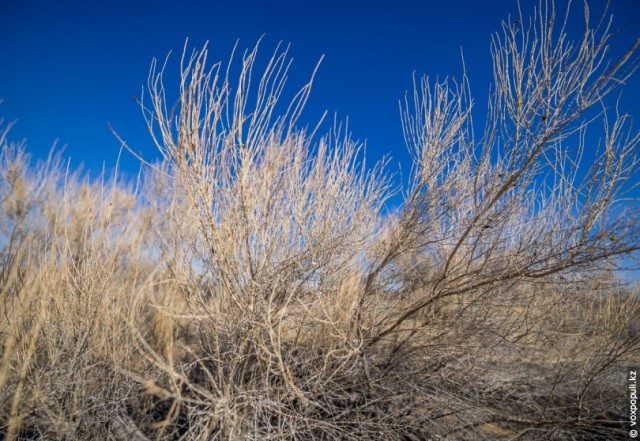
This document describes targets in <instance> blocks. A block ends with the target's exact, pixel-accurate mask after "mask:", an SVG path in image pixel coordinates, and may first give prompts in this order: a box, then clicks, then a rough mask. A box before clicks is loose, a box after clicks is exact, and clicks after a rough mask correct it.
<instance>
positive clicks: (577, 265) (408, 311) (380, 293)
mask: <svg viewBox="0 0 640 441" xmlns="http://www.w3.org/2000/svg"><path fill="white" fill-rule="evenodd" d="M570 12H573V11H570ZM559 16H560V17H561V18H560V19H559V18H558V16H557V15H556V11H555V6H554V5H553V4H547V3H546V2H543V3H542V4H541V5H540V9H539V10H537V11H536V12H535V13H534V14H533V15H532V18H531V19H527V18H526V17H524V16H522V17H519V19H518V20H517V24H516V23H515V22H513V21H506V22H504V24H503V28H502V31H501V32H500V33H499V34H496V35H495V36H494V38H493V40H492V54H493V68H494V85H493V87H492V89H491V90H492V94H491V99H490V102H489V107H488V112H487V113H486V115H485V116H486V121H485V124H483V127H484V128H485V129H484V131H482V132H481V133H480V135H479V136H476V135H475V134H474V133H475V132H474V131H473V130H472V120H471V116H472V102H473V101H472V97H471V92H470V89H469V83H468V80H467V78H466V77H465V78H463V79H461V80H460V81H459V82H457V83H456V82H453V81H444V82H433V81H431V80H429V79H428V78H427V77H425V78H421V79H416V81H415V88H414V91H413V93H412V94H408V95H407V96H406V98H405V100H404V101H403V102H402V106H401V107H402V114H401V117H402V124H403V128H404V133H405V139H406V143H407V147H408V149H409V151H410V152H411V155H412V158H413V169H412V171H411V176H410V179H409V183H408V184H407V185H406V186H405V187H404V188H398V187H397V185H396V184H395V183H394V180H393V179H392V177H391V176H390V174H389V172H388V166H387V164H386V162H384V161H383V162H382V163H379V164H375V165H373V166H367V165H366V163H365V161H364V155H363V148H362V146H361V145H360V144H359V143H358V142H356V141H354V140H352V138H351V136H350V134H349V132H348V130H347V129H346V127H344V126H342V125H341V124H339V123H335V124H334V127H333V128H332V129H331V130H330V131H329V132H328V133H326V134H324V135H321V134H317V133H316V132H317V131H316V130H314V131H309V130H307V129H304V128H300V125H299V123H298V122H299V119H300V115H301V112H302V109H303V108H304V106H305V103H306V101H307V99H308V96H309V93H310V90H311V84H312V81H310V82H309V83H308V84H306V85H305V86H304V87H302V88H301V89H300V90H299V91H298V92H297V93H295V94H293V95H292V97H291V98H290V99H289V100H287V99H285V96H286V93H285V91H286V88H285V79H286V77H287V73H288V70H289V67H290V61H289V56H288V49H283V48H282V47H277V48H276V49H275V51H274V52H273V54H272V56H271V58H270V59H269V60H268V61H267V62H266V64H265V65H266V67H264V69H263V70H261V71H259V70H258V67H257V64H259V63H258V61H257V59H258V47H256V48H254V49H252V50H247V51H245V52H244V53H242V55H241V56H239V58H240V59H239V61H237V64H238V66H236V65H235V64H234V63H236V61H234V60H233V58H232V60H231V61H230V62H229V63H228V64H225V63H222V62H219V63H213V64H210V63H208V61H207V58H208V49H207V47H206V46H205V47H204V48H202V49H200V50H192V49H189V48H188V47H187V46H185V49H184V52H183V54H182V57H181V59H180V73H181V76H180V83H179V99H178V100H177V102H176V103H175V105H174V103H173V102H169V100H168V98H167V97H166V94H165V93H166V90H167V89H166V88H165V85H164V83H163V74H164V72H165V69H168V68H169V66H170V65H171V63H170V62H169V60H167V61H166V62H165V63H163V64H162V65H161V67H160V66H159V65H158V64H157V63H154V64H153V65H152V67H151V71H150V75H149V78H148V84H147V86H148V93H147V94H146V95H147V96H146V99H144V100H141V106H142V110H143V115H144V118H145V121H146V123H147V125H148V128H149V132H150V134H151V136H152V139H153V140H154V142H155V144H156V146H157V148H158V151H159V153H160V161H159V162H157V163H150V162H147V161H146V160H144V159H143V158H140V160H141V161H142V165H143V173H142V174H141V178H140V180H138V181H137V182H136V184H135V185H131V184H128V183H126V182H123V181H122V180H121V179H119V178H118V176H117V174H116V175H115V176H113V177H106V176H104V177H103V178H102V179H100V180H97V181H92V180H89V179H87V178H85V177H83V176H81V175H79V174H78V173H75V174H74V173H71V172H70V171H68V170H65V167H64V166H63V165H62V163H61V160H60V159H59V157H58V156H56V155H55V154H52V155H51V156H50V158H49V159H48V160H46V161H43V162H41V163H39V164H36V165H35V166H31V165H30V160H29V157H28V154H27V153H26V150H25V148H24V146H23V145H16V144H14V143H12V142H11V141H10V139H9V137H8V133H9V132H8V129H7V130H5V131H3V132H2V133H3V134H2V136H1V137H0V143H1V144H2V150H1V152H2V153H1V155H2V156H1V157H0V174H1V176H2V178H1V181H0V200H1V202H0V219H1V222H0V228H1V230H0V234H1V235H2V236H1V239H2V242H1V243H2V247H3V248H2V254H1V260H0V265H1V267H0V269H1V272H0V276H1V278H0V282H1V284H0V289H1V290H0V297H1V298H0V300H1V301H0V309H1V310H2V311H1V312H2V314H0V317H2V318H1V319H0V337H1V338H2V346H1V348H2V353H1V358H0V363H1V365H0V430H2V433H3V434H5V436H6V437H7V438H9V439H15V438H20V437H22V438H37V439H126V438H133V439H136V440H147V439H184V440H187V439H189V440H191V439H194V440H195V439H202V440H204V439H260V440H267V439H278V440H280V439H336V440H338V439H340V440H345V439H353V440H355V439H388V440H395V439H397V440H406V439H431V438H437V437H440V438H443V439H497V438H504V439H515V438H518V439H539V438H542V437H545V438H549V437H551V438H554V439H612V438H620V437H623V436H626V429H625V424H626V422H625V417H624V415H625V410H624V405H625V403H624V400H623V399H621V397H622V396H623V394H624V385H621V384H619V383H620V381H621V378H622V376H621V372H622V370H623V368H624V367H625V366H626V365H627V364H629V363H633V362H634V361H637V360H638V354H639V352H638V350H639V349H640V335H639V333H638V331H637V329H638V328H637V326H638V317H639V316H640V309H639V304H638V301H639V300H638V296H639V294H640V293H638V289H637V288H634V287H630V286H625V285H624V284H622V283H621V282H620V281H619V280H618V279H617V278H616V272H615V270H616V268H617V265H619V264H620V263H621V262H622V260H621V259H623V258H624V259H629V258H630V257H632V256H633V253H634V252H635V251H636V250H637V249H638V246H639V235H638V233H639V228H640V227H639V226H640V219H639V218H638V212H637V211H634V210H633V207H632V204H629V203H628V200H629V197H632V196H633V192H632V189H633V187H634V185H636V184H637V183H638V176H640V174H639V171H640V170H638V168H639V167H638V164H639V163H638V155H637V153H638V141H639V136H638V134H637V133H635V132H632V131H631V128H630V122H629V120H628V118H627V117H626V116H624V115H619V114H618V113H617V112H615V117H613V116H612V115H611V113H612V112H611V111H609V110H608V109H607V108H606V103H607V102H608V101H607V99H608V98H607V97H608V96H609V95H610V94H611V93H612V92H614V91H617V90H619V89H620V88H621V87H623V85H624V83H625V81H631V74H632V73H633V71H634V70H635V69H636V68H637V60H638V58H637V55H638V46H639V45H640V43H639V42H635V43H633V45H632V46H631V48H630V49H629V51H628V52H626V53H625V54H624V55H623V56H622V57H621V58H620V59H616V60H611V61H610V62H608V61H607V49H606V48H607V45H608V44H609V42H610V38H611V35H610V30H609V23H610V22H608V21H607V20H606V19H605V20H603V21H600V22H599V23H600V24H599V25H597V26H596V27H595V28H591V27H590V25H589V23H590V20H589V19H588V18H589V13H588V8H586V6H585V17H586V18H587V20H585V22H586V28H585V29H584V33H583V34H582V35H581V38H579V39H578V40H576V41H571V40H570V39H569V37H568V36H567V35H566V34H565V33H564V27H563V20H564V19H565V18H564V17H565V15H564V14H560V15H559ZM230 65H231V66H232V67H234V66H236V67H237V68H238V69H235V68H230V67H229V66H230ZM235 70H239V74H238V76H237V78H230V72H232V71H235ZM314 75H315V73H314ZM312 79H313V76H312ZM602 104H605V107H604V108H603V110H602V112H601V113H598V116H599V118H600V119H598V118H594V117H593V112H592V110H593V109H596V110H597V109H598V107H599V106H601V105H602ZM169 109H171V110H169ZM596 113H597V112H596ZM607 115H608V116H607ZM596 122H600V123H602V124H604V138H603V141H602V142H601V143H600V144H599V145H598V144H595V145H594V144H591V140H590V139H589V138H587V137H585V136H584V133H585V130H586V129H587V128H588V127H590V126H591V125H593V124H595V123H596ZM125 145H126V144H125ZM587 149H590V150H591V151H595V155H594V156H593V157H592V155H586V154H584V153H585V151H586V150H587ZM497 158H499V160H498V159H497ZM586 158H589V160H587V159H586ZM397 192H401V193H402V196H403V204H402V206H401V207H400V208H398V209H397V210H396V211H394V212H391V213H389V211H388V210H386V209H384V205H385V202H386V201H387V200H388V199H389V198H390V197H391V196H392V195H394V194H395V193H397ZM625 201H626V202H625Z"/></svg>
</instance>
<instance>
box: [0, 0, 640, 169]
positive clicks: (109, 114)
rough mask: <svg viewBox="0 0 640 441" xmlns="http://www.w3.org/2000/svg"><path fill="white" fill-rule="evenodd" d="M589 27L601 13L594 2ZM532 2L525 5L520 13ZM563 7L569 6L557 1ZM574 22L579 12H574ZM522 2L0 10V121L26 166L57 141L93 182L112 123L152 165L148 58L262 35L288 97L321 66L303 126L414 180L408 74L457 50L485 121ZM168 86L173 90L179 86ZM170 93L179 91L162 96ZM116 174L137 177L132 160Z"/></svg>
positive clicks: (623, 43) (632, 91)
mask: <svg viewBox="0 0 640 441" xmlns="http://www.w3.org/2000/svg"><path fill="white" fill-rule="evenodd" d="M590 3H591V4H592V10H593V15H594V16H595V17H597V16H598V15H599V12H600V11H601V10H602V6H603V5H604V3H605V2H604V1H601V0H594V1H591V2H590ZM535 4H537V0H522V1H521V5H522V8H523V10H524V11H525V13H528V11H533V6H534V5H535ZM558 4H559V5H562V7H563V8H564V6H563V5H564V4H565V2H564V1H562V0H559V1H558ZM573 8H574V13H575V17H576V18H577V20H576V21H575V23H578V24H579V23H580V18H581V8H582V3H581V2H580V1H575V2H574V6H573ZM610 10H611V12H612V13H613V14H614V16H615V23H616V25H615V26H614V28H621V27H622V28H623V29H622V31H621V32H620V33H619V35H618V36H617V37H616V40H614V41H615V42H617V43H619V46H616V47H617V48H618V50H619V51H622V50H624V49H626V48H628V46H629V45H630V44H631V43H632V41H633V40H634V39H635V38H636V37H637V36H638V35H639V34H640V31H638V30H639V29H640V1H639V0H612V4H611V9H610ZM508 14H517V3H516V0H484V1H478V0H475V1H469V0H467V1H464V0H444V1H437V2H434V1H428V0H427V1H424V0H423V1H417V0H416V1H413V2H409V1H406V0H397V1H393V2H346V1H343V2H338V1H334V0H327V1H321V2H320V1H296V2H293V1H290V2H268V1H264V2H259V1H254V0H248V1H247V0H245V1H231V0H226V1H209V2H205V1H194V0H183V1H181V2H177V1H176V2H168V1H163V0H160V1H154V2H121V1H113V2H89V1H81V2H80V1H78V2H67V1H56V2H53V1H46V2H45V1H8V0H2V1H1V2H0V60H1V66H2V67H1V68H0V99H3V100H4V102H3V104H1V105H0V116H2V117H4V118H5V119H6V120H14V119H17V120H18V124H17V125H16V127H15V129H14V130H13V132H12V137H13V139H16V138H23V137H26V138H27V140H28V145H29V150H30V151H31V152H32V153H33V155H34V157H36V158H38V157H43V156H45V155H46V153H47V151H48V150H49V148H50V147H51V145H52V143H53V141H54V139H59V140H60V143H61V144H66V145H67V148H66V155H68V156H70V157H71V158H72V164H73V165H74V166H77V165H78V164H79V163H80V162H83V163H85V165H86V167H87V168H89V169H91V170H93V171H99V170H100V169H101V168H102V164H103V161H104V162H106V164H107V167H108V168H110V167H111V166H112V165H113V164H114V163H115V159H116V157H117V152H118V149H119V143H118V141H117V140H116V139H115V138H114V137H113V135H112V134H111V133H110V132H109V129H108V128H107V124H108V123H109V122H110V123H111V124H112V125H113V127H114V128H115V129H116V130H117V131H118V132H119V133H120V134H121V135H122V136H123V137H124V138H125V140H126V141H127V142H128V143H129V145H131V147H132V148H133V149H135V150H137V151H141V152H143V154H144V156H145V157H147V158H152V157H153V156H154V155H155V151H154V148H153V146H152V144H151V140H150V138H149V136H148V134H147V132H146V127H145V124H144V121H143V119H142V115H141V113H140V109H139V107H138V105H137V104H136V103H135V102H134V100H133V99H132V96H140V91H141V86H142V85H143V84H144V82H145V81H146V78H147V73H148V69H149V65H150V62H151V60H152V58H153V57H159V58H163V57H164V56H165V55H166V54H167V52H168V51H169V50H173V51H174V58H173V61H174V63H173V64H170V69H173V71H174V72H175V71H176V70H177V67H178V65H177V63H178V57H177V55H179V53H180V51H181V50H182V47H183V45H184V41H185V39H186V38H187V37H189V38H190V41H191V42H192V44H193V45H194V46H196V47H199V46H201V45H202V44H203V43H204V42H205V41H207V40H209V41H210V49H211V54H210V59H211V60H219V59H226V58H227V57H228V55H229V53H230V50H231V48H232V46H233V44H234V43H235V41H236V40H237V39H239V40H240V47H241V48H245V47H252V46H253V45H254V44H255V42H256V41H257V40H258V38H259V37H260V36H261V35H263V34H264V35H265V39H264V41H263V45H262V47H263V49H264V50H265V52H264V53H265V54H266V53H268V52H269V51H270V50H272V49H273V48H274V47H275V45H276V43H277V42H279V41H284V42H290V43H291V51H290V54H291V55H292V56H293V58H294V63H293V66H292V75H291V81H290V86H291V87H292V90H293V89H295V88H297V87H299V86H300V85H302V84H303V82H304V81H305V80H306V79H308V77H309V75H310V73H311V72H312V70H313V67H314V66H315V64H316V63H317V61H318V59H319V58H320V57H321V55H323V54H324V55H325V59H324V61H323V63H322V65H321V68H320V70H319V72H318V75H317V78H316V82H315V86H314V89H313V92H312V95H311V100H310V104H309V107H308V111H307V112H306V114H305V116H304V117H303V119H304V120H306V121H309V123H310V124H311V123H313V122H315V121H316V119H317V118H318V116H319V115H320V114H321V113H322V112H323V111H324V110H328V111H329V112H337V113H338V116H339V118H345V117H347V116H348V117H349V121H350V128H351V130H352V132H353V135H354V137H355V138H357V139H361V140H365V139H366V140H367V149H368V160H377V159H379V158H380V157H381V156H382V155H384V154H387V153H390V154H391V155H392V157H393V161H392V167H393V168H396V167H397V165H398V164H399V163H400V164H402V168H403V170H405V172H406V171H407V170H408V169H409V167H410V164H409V162H408V154H407V153H406V150H405V149H404V144H403V138H402V132H401V127H400V122H399V117H398V115H399V112H398V100H399V99H400V98H402V97H403V95H404V91H405V90H406V89H409V88H410V87H411V81H412V74H413V72H416V74H417V75H419V76H420V75H423V74H428V75H430V76H433V77H436V76H439V77H441V78H442V77H445V76H447V75H456V74H458V75H459V74H460V73H461V70H462V69H461V59H460V49H461V48H463V50H464V54H465V60H466V64H467V67H468V70H469V75H470V78H471V85H472V91H473V93H474V96H475V98H476V104H477V106H476V110H477V111H478V113H476V115H475V118H476V119H480V120H481V119H482V116H483V107H484V104H485V103H486V92H487V90H488V87H489V82H490V79H491V64H490V55H489V44H490V37H491V33H492V32H495V31H498V30H499V29H500V22H501V20H502V19H505V18H506V17H507V15H508ZM174 78H175V77H174ZM168 86H169V88H171V87H173V88H176V87H177V82H173V83H170V84H168ZM638 102H640V75H636V77H634V79H633V81H632V85H631V87H629V88H628V89H627V91H626V93H625V95H624V96H623V101H622V109H623V110H626V111H629V112H631V113H633V114H635V115H636V121H638V120H639V119H640V118H639V117H640V109H639V107H640V106H638V104H637V103H638ZM122 166H123V168H124V169H125V170H128V171H130V172H135V171H136V170H137V162H136V161H135V160H134V159H133V158H131V157H127V158H125V159H124V160H123V162H122Z"/></svg>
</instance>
